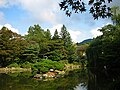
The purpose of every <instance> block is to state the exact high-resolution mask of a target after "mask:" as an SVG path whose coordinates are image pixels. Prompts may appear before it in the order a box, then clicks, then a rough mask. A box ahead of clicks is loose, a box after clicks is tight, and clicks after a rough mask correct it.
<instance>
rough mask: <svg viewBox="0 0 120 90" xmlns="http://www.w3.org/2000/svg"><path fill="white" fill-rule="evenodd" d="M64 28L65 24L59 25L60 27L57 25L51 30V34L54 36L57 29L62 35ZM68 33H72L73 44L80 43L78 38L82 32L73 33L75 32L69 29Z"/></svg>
mask: <svg viewBox="0 0 120 90" xmlns="http://www.w3.org/2000/svg"><path fill="white" fill-rule="evenodd" d="M62 26H63V24H58V25H55V26H53V27H52V28H50V32H51V34H52V36H53V35H54V32H55V30H56V29H57V31H58V33H60V31H61V27H62ZM67 31H68V32H69V33H70V35H71V38H72V41H73V42H77V41H79V40H78V37H79V36H80V35H81V32H80V31H77V30H76V31H73V30H69V29H68V30H67Z"/></svg>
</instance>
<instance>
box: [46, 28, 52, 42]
mask: <svg viewBox="0 0 120 90" xmlns="http://www.w3.org/2000/svg"><path fill="white" fill-rule="evenodd" d="M51 36H52V35H51V33H50V30H49V29H47V31H46V32H45V37H46V39H48V40H50V39H51Z"/></svg>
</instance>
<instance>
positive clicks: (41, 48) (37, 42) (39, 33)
mask: <svg viewBox="0 0 120 90" xmlns="http://www.w3.org/2000/svg"><path fill="white" fill-rule="evenodd" d="M48 34H49V35H48ZM47 35H48V36H47ZM26 39H27V40H28V42H29V43H30V47H31V45H32V47H34V49H35V50H37V52H39V53H38V57H40V58H43V56H44V53H45V52H46V51H47V49H48V48H47V42H46V41H47V40H48V39H50V32H49V30H47V32H45V31H44V30H43V29H42V28H41V27H40V26H39V25H34V26H30V28H29V30H28V35H26Z"/></svg>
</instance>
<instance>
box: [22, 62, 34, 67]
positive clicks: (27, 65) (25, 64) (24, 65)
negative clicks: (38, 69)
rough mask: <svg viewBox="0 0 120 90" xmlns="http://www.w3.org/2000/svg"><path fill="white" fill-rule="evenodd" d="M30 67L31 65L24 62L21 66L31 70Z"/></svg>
mask: <svg viewBox="0 0 120 90" xmlns="http://www.w3.org/2000/svg"><path fill="white" fill-rule="evenodd" d="M31 66H32V64H31V63H29V62H25V63H23V64H21V67H22V68H31Z"/></svg>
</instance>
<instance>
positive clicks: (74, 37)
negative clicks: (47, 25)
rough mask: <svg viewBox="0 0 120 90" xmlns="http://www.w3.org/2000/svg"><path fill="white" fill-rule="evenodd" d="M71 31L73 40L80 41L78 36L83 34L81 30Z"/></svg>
mask: <svg viewBox="0 0 120 90" xmlns="http://www.w3.org/2000/svg"><path fill="white" fill-rule="evenodd" d="M69 33H70V35H71V38H72V40H73V42H77V41H79V40H78V39H79V38H78V37H79V36H80V35H81V34H82V33H81V32H80V31H73V30H69Z"/></svg>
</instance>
